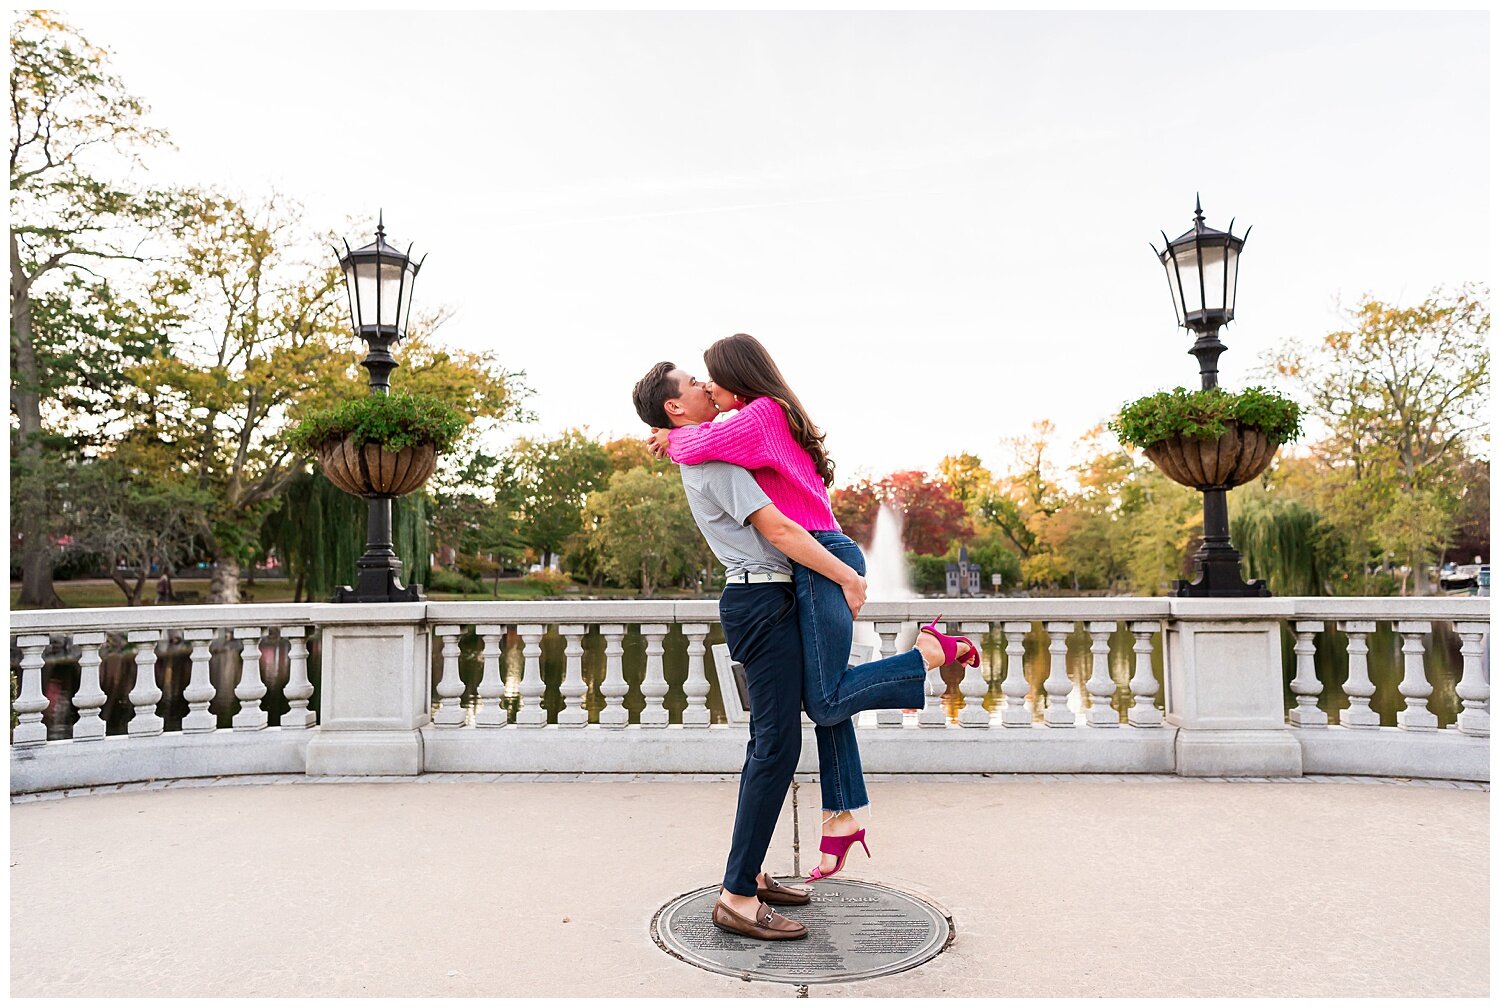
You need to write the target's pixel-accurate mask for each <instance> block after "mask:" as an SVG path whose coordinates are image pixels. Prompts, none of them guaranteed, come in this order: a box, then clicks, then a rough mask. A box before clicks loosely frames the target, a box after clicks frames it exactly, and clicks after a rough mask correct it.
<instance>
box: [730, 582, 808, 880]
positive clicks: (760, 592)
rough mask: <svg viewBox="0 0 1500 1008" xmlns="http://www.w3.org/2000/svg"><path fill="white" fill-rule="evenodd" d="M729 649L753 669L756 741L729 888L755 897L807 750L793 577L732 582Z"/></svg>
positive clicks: (746, 772) (748, 751) (749, 676)
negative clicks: (789, 579)
mask: <svg viewBox="0 0 1500 1008" xmlns="http://www.w3.org/2000/svg"><path fill="white" fill-rule="evenodd" d="M719 620H720V622H721V623H722V624H723V626H724V641H725V643H727V644H728V645H729V653H730V654H732V655H733V656H734V659H735V661H737V662H739V663H740V664H741V665H743V666H744V668H745V683H746V686H747V688H748V691H749V693H750V741H749V743H747V744H746V746H745V766H744V769H743V770H741V771H740V800H739V806H738V807H737V808H736V809H735V814H734V834H733V836H732V837H731V839H730V842H729V861H728V863H727V864H726V865H725V866H724V888H725V889H728V890H729V891H730V892H732V893H736V894H738V895H740V896H754V895H755V876H756V874H757V873H758V872H759V871H760V870H761V866H762V863H763V862H764V861H765V857H766V849H767V848H768V847H770V846H771V834H772V833H774V832H775V830H776V817H777V816H778V815H780V814H781V807H782V805H784V804H785V803H786V793H787V789H788V788H789V787H790V786H791V783H792V774H793V773H794V772H795V771H796V769H797V757H798V756H800V755H801V752H802V631H801V627H800V625H799V621H798V619H797V593H796V590H795V589H794V588H793V586H792V585H790V584H786V583H771V584H748V585H729V586H728V587H726V588H725V589H724V594H723V596H721V597H720V599H719Z"/></svg>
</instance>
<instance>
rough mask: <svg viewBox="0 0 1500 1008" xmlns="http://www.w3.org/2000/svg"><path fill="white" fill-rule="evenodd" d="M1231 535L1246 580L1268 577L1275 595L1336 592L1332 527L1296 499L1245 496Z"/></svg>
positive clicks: (1235, 511)
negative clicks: (1247, 578)
mask: <svg viewBox="0 0 1500 1008" xmlns="http://www.w3.org/2000/svg"><path fill="white" fill-rule="evenodd" d="M1232 507H1233V510H1232V511H1231V515H1232V518H1231V520H1230V523H1229V537H1230V539H1231V540H1232V541H1233V542H1234V545H1235V546H1237V547H1239V550H1240V553H1241V554H1242V555H1243V558H1244V561H1245V567H1246V569H1247V570H1246V576H1247V577H1250V578H1265V579H1266V583H1267V584H1268V585H1269V587H1270V589H1271V592H1272V594H1275V595H1328V594H1331V593H1332V591H1331V584H1330V582H1331V578H1332V575H1333V568H1334V567H1335V566H1336V565H1335V564H1334V563H1333V562H1332V558H1331V557H1330V554H1329V547H1328V529H1327V527H1326V525H1325V523H1324V522H1323V519H1322V517H1321V516H1320V515H1319V514H1318V512H1316V511H1314V510H1313V509H1312V508H1310V507H1308V506H1307V505H1306V504H1303V503H1301V502H1300V501H1295V500H1286V499H1280V498H1276V497H1273V496H1270V495H1268V494H1258V495H1248V494H1247V495H1245V496H1244V497H1243V498H1242V499H1241V500H1240V501H1238V502H1237V503H1236V504H1235V505H1233V506H1232Z"/></svg>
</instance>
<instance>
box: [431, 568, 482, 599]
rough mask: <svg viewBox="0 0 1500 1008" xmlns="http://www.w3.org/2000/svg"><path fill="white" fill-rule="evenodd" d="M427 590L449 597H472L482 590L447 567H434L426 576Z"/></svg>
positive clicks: (474, 582)
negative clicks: (445, 594) (448, 595)
mask: <svg viewBox="0 0 1500 1008" xmlns="http://www.w3.org/2000/svg"><path fill="white" fill-rule="evenodd" d="M426 587H427V590H428V591H435V592H445V593H447V594H450V595H474V594H477V593H479V592H481V591H483V590H484V588H483V586H481V585H480V584H479V583H478V582H476V581H474V580H473V579H471V578H466V577H464V576H463V575H462V574H460V573H458V571H455V570H449V569H448V568H447V567H434V568H432V572H431V573H430V574H428V575H427V586H426Z"/></svg>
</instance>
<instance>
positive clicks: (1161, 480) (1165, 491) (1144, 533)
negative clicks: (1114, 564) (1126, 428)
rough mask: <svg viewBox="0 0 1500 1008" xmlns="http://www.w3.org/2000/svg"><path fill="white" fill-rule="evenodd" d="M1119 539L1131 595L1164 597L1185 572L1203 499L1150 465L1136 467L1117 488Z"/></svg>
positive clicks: (1197, 534)
mask: <svg viewBox="0 0 1500 1008" xmlns="http://www.w3.org/2000/svg"><path fill="white" fill-rule="evenodd" d="M1116 527H1117V529H1118V533H1117V534H1118V536H1119V538H1120V541H1121V543H1122V544H1123V550H1124V566H1125V570H1126V572H1127V574H1128V577H1129V580H1130V585H1131V588H1132V590H1133V591H1136V592H1139V593H1141V594H1145V595H1157V594H1163V593H1165V592H1166V590H1167V587H1168V582H1170V581H1172V580H1174V579H1176V578H1180V577H1182V576H1183V575H1184V574H1186V573H1187V570H1186V566H1187V565H1186V559H1187V554H1188V549H1189V548H1190V547H1191V546H1192V544H1193V542H1194V541H1195V540H1197V539H1198V538H1199V537H1200V536H1201V535H1202V533H1203V499H1202V498H1201V497H1200V496H1199V495H1198V494H1197V493H1196V492H1194V491H1193V490H1191V489H1189V488H1188V487H1185V486H1181V485H1179V484H1177V483H1173V482H1172V481H1171V480H1170V479H1168V478H1167V477H1165V476H1163V475H1162V474H1161V473H1160V472H1159V471H1157V469H1156V467H1154V466H1139V467H1137V469H1136V471H1135V472H1134V474H1133V475H1132V477H1131V479H1129V480H1128V481H1127V482H1126V483H1125V484H1124V485H1123V487H1122V488H1121V503H1120V517H1119V522H1118V525H1117V526H1116Z"/></svg>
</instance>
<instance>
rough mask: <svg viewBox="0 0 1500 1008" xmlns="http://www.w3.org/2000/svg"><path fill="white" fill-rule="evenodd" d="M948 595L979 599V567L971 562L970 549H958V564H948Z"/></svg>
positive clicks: (965, 547) (964, 547)
mask: <svg viewBox="0 0 1500 1008" xmlns="http://www.w3.org/2000/svg"><path fill="white" fill-rule="evenodd" d="M948 594H949V595H956V596H959V597H963V596H964V595H969V596H971V597H974V598H978V597H979V565H978V564H977V563H970V562H969V547H967V546H960V547H959V548H958V563H951V564H948Z"/></svg>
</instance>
